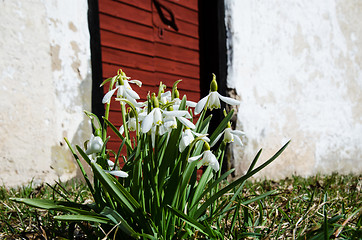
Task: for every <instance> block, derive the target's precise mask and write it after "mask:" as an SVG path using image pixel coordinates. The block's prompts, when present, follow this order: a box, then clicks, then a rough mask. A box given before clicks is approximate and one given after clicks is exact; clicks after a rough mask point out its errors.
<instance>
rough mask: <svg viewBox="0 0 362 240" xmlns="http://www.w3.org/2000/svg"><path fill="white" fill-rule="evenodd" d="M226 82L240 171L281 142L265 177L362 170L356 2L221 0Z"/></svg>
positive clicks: (361, 48)
mask: <svg viewBox="0 0 362 240" xmlns="http://www.w3.org/2000/svg"><path fill="white" fill-rule="evenodd" d="M225 3H226V8H227V12H226V25H227V27H228V28H229V31H228V44H229V50H230V51H229V68H228V70H229V76H228V87H230V88H236V91H237V94H238V95H239V96H240V98H241V105H240V107H239V112H238V123H237V128H239V129H242V130H244V131H245V132H246V136H245V139H244V141H245V146H244V147H243V148H237V149H236V150H235V156H236V161H237V165H238V170H239V173H241V172H243V171H245V170H246V168H247V166H248V164H249V163H250V161H251V159H252V158H253V157H254V155H255V154H256V152H257V151H258V149H259V148H263V154H262V157H261V158H262V160H266V159H267V158H269V157H271V156H272V155H273V154H274V153H275V152H276V151H277V150H278V149H279V148H280V147H281V146H282V145H283V144H284V143H285V142H286V141H287V140H289V139H291V140H292V142H291V144H290V145H289V146H288V148H287V150H286V151H285V152H284V153H283V155H282V156H281V157H280V158H279V159H277V160H276V161H275V162H274V163H273V164H272V165H271V166H269V167H268V168H267V169H266V170H264V171H263V175H262V176H263V177H268V178H281V177H285V176H290V175H292V174H298V175H302V176H307V175H313V174H317V173H327V174H328V173H331V172H339V173H356V174H361V173H362V107H361V102H362V71H361V70H362V28H361V21H362V1H359V0H343V1H342V0H324V1H314V0H292V1H282V0H273V1H262V0H225Z"/></svg>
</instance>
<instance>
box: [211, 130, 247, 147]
mask: <svg viewBox="0 0 362 240" xmlns="http://www.w3.org/2000/svg"><path fill="white" fill-rule="evenodd" d="M223 134H224V141H225V142H226V143H232V142H236V143H237V144H239V145H240V146H243V142H242V141H241V136H242V135H244V134H245V133H244V132H242V131H239V130H232V129H231V127H227V128H225V130H224V131H222V132H221V133H220V134H219V135H218V136H217V137H216V138H215V140H214V141H213V142H212V143H211V147H213V146H214V145H215V144H216V143H217V142H218V141H219V139H220V138H221V136H222V135H223Z"/></svg>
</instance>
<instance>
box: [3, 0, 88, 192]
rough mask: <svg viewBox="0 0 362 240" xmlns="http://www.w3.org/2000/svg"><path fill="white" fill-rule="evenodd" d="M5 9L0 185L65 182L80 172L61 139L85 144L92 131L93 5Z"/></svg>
mask: <svg viewBox="0 0 362 240" xmlns="http://www.w3.org/2000/svg"><path fill="white" fill-rule="evenodd" d="M0 9H1V15H0V36H1V37H0V56H1V58H0V85H1V89H0V91H1V94H0V110H1V111H0V123H1V125H0V130H1V132H2V134H1V135H0V142H1V144H0V152H1V155H0V161H1V163H2V164H1V165H0V184H1V183H4V184H6V185H8V186H15V185H20V184H24V183H27V182H29V181H30V180H31V179H32V178H33V180H34V182H35V183H36V182H43V181H48V182H51V181H53V180H55V179H58V178H59V177H60V178H61V179H63V180H67V179H69V178H70V177H73V176H75V174H76V172H75V169H76V168H75V163H74V160H73V158H72V156H71V154H70V152H69V149H68V148H67V147H66V145H65V144H64V140H63V138H64V137H67V138H68V139H69V140H70V141H72V142H73V143H76V144H82V141H84V140H85V139H86V138H87V137H88V135H89V132H90V131H91V129H90V125H89V121H88V120H86V119H85V118H84V114H83V110H90V103H91V72H90V47H89V33H88V23H87V10H88V6H87V1H86V0H81V1H70V0H64V1H56V0H35V1H26V0H20V1H1V2H0ZM52 20H54V21H52ZM70 22H71V23H72V26H74V27H73V28H72V29H70V27H69V23H70ZM74 29H77V31H74ZM72 43H73V45H72ZM75 45H76V46H77V48H74V46H75ZM74 49H76V51H75V50H74ZM52 50H53V51H52ZM83 86H86V87H83ZM60 142H62V143H63V145H62V146H61V145H60Z"/></svg>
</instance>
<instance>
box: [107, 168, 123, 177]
mask: <svg viewBox="0 0 362 240" xmlns="http://www.w3.org/2000/svg"><path fill="white" fill-rule="evenodd" d="M105 172H107V173H109V174H112V175H113V176H116V177H121V178H126V177H128V173H126V172H124V171H122V170H114V171H105Z"/></svg>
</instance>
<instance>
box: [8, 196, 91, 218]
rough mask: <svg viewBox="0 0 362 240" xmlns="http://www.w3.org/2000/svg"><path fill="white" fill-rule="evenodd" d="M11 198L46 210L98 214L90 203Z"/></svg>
mask: <svg viewBox="0 0 362 240" xmlns="http://www.w3.org/2000/svg"><path fill="white" fill-rule="evenodd" d="M11 200H12V201H14V202H18V203H24V204H26V205H29V206H32V207H36V208H42V209H46V210H57V211H62V212H71V213H78V214H89V215H97V214H96V213H94V212H92V211H90V210H91V208H90V207H89V205H84V204H79V203H73V202H64V201H53V200H48V199H30V198H11Z"/></svg>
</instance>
